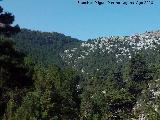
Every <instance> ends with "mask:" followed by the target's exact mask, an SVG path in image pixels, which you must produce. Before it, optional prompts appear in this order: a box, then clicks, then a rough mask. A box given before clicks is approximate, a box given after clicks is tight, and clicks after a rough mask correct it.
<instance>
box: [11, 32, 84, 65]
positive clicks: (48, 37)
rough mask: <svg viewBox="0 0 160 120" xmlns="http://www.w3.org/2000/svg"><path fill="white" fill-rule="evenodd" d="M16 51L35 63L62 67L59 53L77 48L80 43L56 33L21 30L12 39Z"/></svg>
mask: <svg viewBox="0 0 160 120" xmlns="http://www.w3.org/2000/svg"><path fill="white" fill-rule="evenodd" d="M12 38H13V39H12V40H13V41H14V42H15V43H16V47H17V49H18V50H20V51H23V52H25V53H27V54H28V55H29V56H31V57H32V59H33V61H34V62H35V63H39V64H42V65H44V66H49V65H50V64H56V65H58V66H60V67H64V66H65V63H64V61H62V58H61V56H60V55H61V53H62V52H63V51H64V50H65V49H69V48H72V47H76V46H78V45H79V44H80V43H81V41H79V40H78V39H75V38H71V37H70V36H65V35H63V34H60V33H56V32H52V33H49V32H40V31H31V30H27V29H22V30H21V32H20V33H18V34H16V35H15V36H13V37H12Z"/></svg>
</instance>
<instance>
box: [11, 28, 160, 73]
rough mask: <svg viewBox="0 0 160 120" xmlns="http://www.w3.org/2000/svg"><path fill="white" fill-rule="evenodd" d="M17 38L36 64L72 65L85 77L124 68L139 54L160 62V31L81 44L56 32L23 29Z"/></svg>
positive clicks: (18, 46)
mask: <svg viewBox="0 0 160 120" xmlns="http://www.w3.org/2000/svg"><path fill="white" fill-rule="evenodd" d="M14 38H15V39H13V40H14V41H15V42H16V45H17V48H18V49H19V50H22V51H25V52H27V53H29V55H30V56H32V57H33V58H34V60H35V61H36V62H38V61H39V62H40V63H42V64H44V65H48V64H57V65H59V66H61V67H62V66H66V65H69V66H71V67H73V68H75V69H77V70H79V71H81V72H82V73H85V74H106V73H105V72H107V71H109V70H110V69H112V68H113V66H117V65H118V66H121V67H124V66H123V65H124V63H127V62H128V60H129V59H130V58H131V57H132V56H133V55H134V54H135V53H138V52H143V53H144V55H145V57H146V60H147V62H148V63H159V61H160V52H159V50H160V31H155V32H146V33H143V34H136V35H134V36H111V37H99V38H97V39H92V40H91V39H89V40H88V41H80V40H78V39H74V38H71V37H68V36H65V35H63V34H60V33H56V32H53V33H47V32H39V31H30V30H27V29H23V30H22V31H21V32H20V33H19V34H18V35H16V36H15V37H14ZM111 66H112V67H111ZM101 71H103V73H102V72H101Z"/></svg>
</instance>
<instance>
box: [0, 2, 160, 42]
mask: <svg viewBox="0 0 160 120" xmlns="http://www.w3.org/2000/svg"><path fill="white" fill-rule="evenodd" d="M80 1H85V0H80ZM88 1H90V2H92V1H95V0H88ZM102 1H104V2H107V1H108V0H102ZM110 1H118V0H110ZM119 1H137V0H119ZM139 1H144V0H139ZM153 2H154V4H153V5H151V4H145V5H141V6H139V5H122V4H121V5H109V4H105V5H101V6H98V5H97V4H92V5H82V4H78V0H3V1H2V2H0V4H1V5H2V6H3V8H4V10H6V11H9V12H12V13H13V14H14V15H15V24H19V25H20V27H22V28H28V29H32V30H40V31H47V32H48V31H49V32H60V33H63V34H65V35H68V36H72V37H74V38H78V39H81V40H87V39H89V38H97V37H100V36H111V35H122V36H123V35H134V34H135V33H139V32H140V33H141V32H142V33H143V32H145V31H151V30H158V29H159V28H160V0H153Z"/></svg>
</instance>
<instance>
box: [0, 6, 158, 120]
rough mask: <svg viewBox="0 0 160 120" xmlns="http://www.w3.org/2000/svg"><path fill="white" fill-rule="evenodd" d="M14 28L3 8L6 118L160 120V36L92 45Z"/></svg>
mask: <svg viewBox="0 0 160 120" xmlns="http://www.w3.org/2000/svg"><path fill="white" fill-rule="evenodd" d="M13 22H14V15H12V14H11V13H8V12H4V10H3V8H2V7H0V119H2V120H130V119H135V120H159V119H160V79H159V78H160V54H159V40H160V36H159V31H157V32H147V33H145V34H142V35H135V36H132V37H128V36H125V37H123V38H120V37H111V38H105V39H104V38H98V39H95V40H88V41H86V42H84V41H81V40H78V39H75V38H71V37H69V36H65V35H63V34H60V33H56V32H53V33H47V32H40V31H31V30H27V29H20V27H19V26H18V25H16V26H13ZM142 36H143V37H142ZM105 41H107V43H105ZM133 41H134V42H133ZM142 41H143V42H142ZM147 41H149V42H147ZM102 43H103V44H102ZM144 43H145V44H144ZM148 43H149V44H148ZM139 46H140V47H139ZM124 51H125V52H124Z"/></svg>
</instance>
